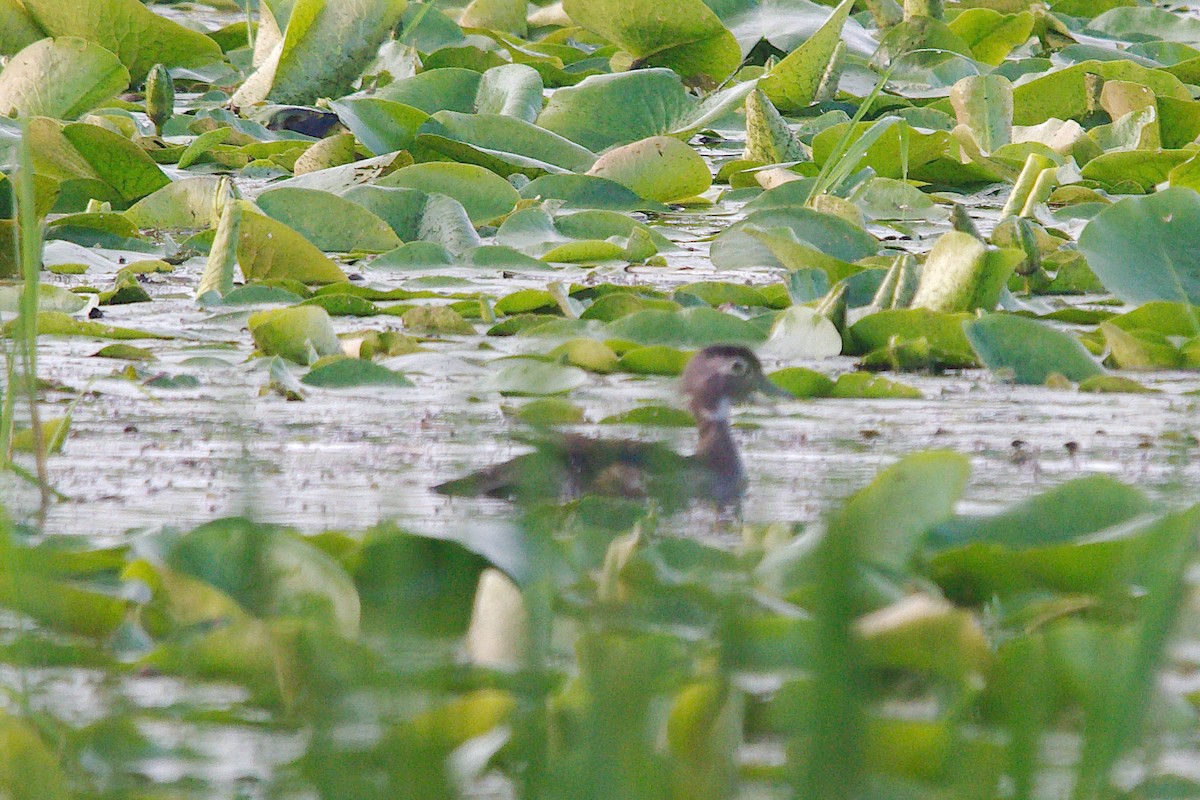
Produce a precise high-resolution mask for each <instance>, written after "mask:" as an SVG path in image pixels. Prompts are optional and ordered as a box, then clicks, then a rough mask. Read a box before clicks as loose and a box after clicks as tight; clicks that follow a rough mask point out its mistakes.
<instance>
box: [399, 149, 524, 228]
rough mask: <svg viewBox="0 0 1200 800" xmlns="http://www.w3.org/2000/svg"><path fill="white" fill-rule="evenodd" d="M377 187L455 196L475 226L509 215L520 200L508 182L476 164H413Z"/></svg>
mask: <svg viewBox="0 0 1200 800" xmlns="http://www.w3.org/2000/svg"><path fill="white" fill-rule="evenodd" d="M376 185H377V186H385V187H397V188H405V189H417V190H419V191H422V192H426V193H429V194H433V193H437V194H443V195H446V196H448V197H453V198H454V199H455V200H457V201H458V202H460V203H462V206H463V208H465V209H466V210H467V215H468V216H469V217H470V218H471V221H472V222H473V223H475V224H476V225H479V224H482V223H484V222H488V221H489V220H492V219H495V218H496V217H499V216H503V215H504V214H507V213H509V212H510V211H512V210H513V209H514V208H515V207H516V205H517V201H518V200H520V199H521V196H520V195H519V194H517V190H516V189H514V188H513V187H512V184H510V183H509V182H508V181H506V180H504V179H503V178H501V177H499V176H497V175H496V174H495V173H494V172H491V171H490V170H486V169H484V168H483V167H479V166H476V165H474V164H447V163H434V164H414V165H412V166H409V167H404V168H403V169H398V170H396V171H395V172H393V173H391V174H390V175H387V176H385V177H383V178H380V179H379V180H378V181H376Z"/></svg>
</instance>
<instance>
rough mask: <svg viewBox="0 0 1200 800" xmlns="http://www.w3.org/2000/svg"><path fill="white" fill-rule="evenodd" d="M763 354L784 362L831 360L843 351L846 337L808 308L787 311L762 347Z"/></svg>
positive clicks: (794, 308)
mask: <svg viewBox="0 0 1200 800" xmlns="http://www.w3.org/2000/svg"><path fill="white" fill-rule="evenodd" d="M761 352H762V354H763V355H765V356H768V357H770V358H777V359H781V360H784V361H791V360H796V359H802V358H831V357H833V356H836V355H840V354H841V352H842V334H841V333H840V332H839V331H838V329H837V327H836V326H834V324H833V323H832V322H830V321H829V320H828V319H826V318H825V317H824V316H823V315H821V314H819V313H817V312H816V311H814V310H813V309H811V308H808V307H807V306H792V307H791V308H789V309H787V310H786V311H783V312H781V313H780V314H779V316H778V317H777V318H776V319H775V323H774V324H773V325H772V326H771V335H770V337H769V338H768V339H767V341H766V342H765V343H764V344H763V346H762V348H761Z"/></svg>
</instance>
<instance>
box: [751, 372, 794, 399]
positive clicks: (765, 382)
mask: <svg viewBox="0 0 1200 800" xmlns="http://www.w3.org/2000/svg"><path fill="white" fill-rule="evenodd" d="M758 392H759V394H763V395H766V396H767V397H785V398H787V399H789V400H795V399H796V395H794V394H792V393H791V392H789V391H788V390H787V389H784V388H782V387H780V386H776V385H775V384H773V383H771V379H770V378H768V377H767V376H766V375H764V376H763V379H762V382H761V383H759V385H758Z"/></svg>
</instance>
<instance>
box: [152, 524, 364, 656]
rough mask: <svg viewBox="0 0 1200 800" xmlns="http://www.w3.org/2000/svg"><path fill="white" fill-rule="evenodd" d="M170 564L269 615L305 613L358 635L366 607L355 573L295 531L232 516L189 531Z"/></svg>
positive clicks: (261, 615) (174, 550)
mask: <svg viewBox="0 0 1200 800" xmlns="http://www.w3.org/2000/svg"><path fill="white" fill-rule="evenodd" d="M165 560H166V564H167V566H168V567H170V568H171V569H172V570H174V571H176V572H178V573H181V574H183V575H187V576H190V577H192V578H196V579H198V580H201V581H204V582H205V583H207V584H209V585H210V586H214V587H216V588H217V589H220V590H221V591H222V592H224V593H225V594H226V595H228V596H229V597H231V598H232V599H233V600H235V601H236V602H237V603H238V604H239V605H240V606H241V607H242V608H243V609H245V610H246V611H247V612H249V613H251V614H253V615H255V616H257V617H259V618H264V619H270V618H278V617H297V616H298V617H304V618H307V619H310V620H313V621H319V622H321V623H324V624H327V625H330V626H333V627H335V628H336V629H337V630H338V631H339V632H340V633H341V634H342V635H344V636H346V637H349V638H353V637H354V636H356V635H357V634H358V626H359V617H360V613H361V612H360V605H359V597H358V591H357V590H356V589H355V587H354V583H353V581H352V580H351V579H350V576H349V575H348V574H346V572H345V570H343V569H342V567H341V566H340V565H339V564H338V563H337V561H335V560H334V559H333V558H332V557H331V556H329V555H328V554H326V553H325V552H323V551H322V550H320V549H319V548H317V547H315V546H314V545H313V544H311V543H309V542H307V541H305V540H304V539H303V538H302V537H300V536H299V535H297V534H296V533H294V532H293V531H290V530H286V529H283V528H277V527H275V526H273V525H260V524H258V523H254V522H251V521H249V520H246V519H241V518H237V517H230V518H226V519H221V520H217V521H216V522H210V523H208V524H207V525H201V526H200V527H199V528H196V529H194V530H192V531H190V532H188V533H186V534H184V535H183V536H182V537H181V538H180V539H179V540H178V541H176V542H175V543H174V544H173V546H172V547H171V548H170V549H169V550H168V551H167V552H166V558H165Z"/></svg>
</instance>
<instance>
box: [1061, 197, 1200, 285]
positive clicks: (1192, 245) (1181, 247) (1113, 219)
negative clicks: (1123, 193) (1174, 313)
mask: <svg viewBox="0 0 1200 800" xmlns="http://www.w3.org/2000/svg"><path fill="white" fill-rule="evenodd" d="M1197 237H1200V194H1198V193H1197V192H1196V191H1195V190H1193V189H1185V188H1182V187H1172V188H1168V189H1164V190H1163V191H1161V192H1157V193H1156V194H1153V195H1150V196H1148V197H1129V198H1126V199H1124V200H1121V201H1120V202H1118V203H1114V204H1113V205H1111V206H1109V207H1107V208H1105V209H1104V210H1103V211H1101V212H1100V213H1099V214H1097V215H1096V216H1095V217H1093V218H1092V220H1091V221H1090V222H1089V223H1088V224H1087V227H1086V228H1084V229H1083V233H1081V234H1080V235H1079V249H1080V251H1081V252H1082V253H1083V254H1084V255H1085V256H1087V260H1088V266H1089V267H1091V269H1092V271H1093V272H1095V273H1096V277H1098V278H1099V279H1100V280H1101V282H1102V283H1103V284H1104V286H1105V288H1106V289H1108V290H1109V291H1110V292H1112V293H1113V294H1115V295H1116V296H1117V297H1119V298H1121V299H1122V300H1124V301H1125V302H1127V303H1148V302H1152V301H1155V300H1165V301H1170V302H1182V303H1192V304H1197V303H1200V266H1198V265H1197V263H1196V259H1195V257H1194V254H1195V252H1196V247H1197V246H1198V244H1200V242H1198V241H1197Z"/></svg>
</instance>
